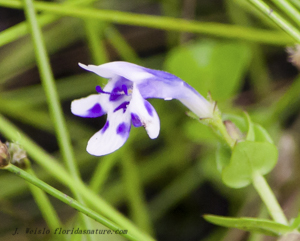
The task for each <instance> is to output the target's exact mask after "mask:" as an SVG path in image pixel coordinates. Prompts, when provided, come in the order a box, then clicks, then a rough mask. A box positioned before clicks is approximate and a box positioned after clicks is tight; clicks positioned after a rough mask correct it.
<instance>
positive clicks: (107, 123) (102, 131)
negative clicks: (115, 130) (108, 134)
mask: <svg viewBox="0 0 300 241" xmlns="http://www.w3.org/2000/svg"><path fill="white" fill-rule="evenodd" d="M108 127H109V121H106V123H105V125H104V126H103V128H102V130H101V133H102V134H103V133H104V132H105V131H106V130H107V128H108Z"/></svg>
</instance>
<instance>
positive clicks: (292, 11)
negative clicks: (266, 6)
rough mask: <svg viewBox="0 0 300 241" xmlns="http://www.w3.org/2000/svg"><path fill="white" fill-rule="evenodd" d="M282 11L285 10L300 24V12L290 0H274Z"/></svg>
mask: <svg viewBox="0 0 300 241" xmlns="http://www.w3.org/2000/svg"><path fill="white" fill-rule="evenodd" d="M272 2H273V3H275V4H276V5H277V6H278V7H279V8H280V9H281V10H282V11H284V12H285V13H286V14H287V15H288V16H289V17H290V18H291V19H293V20H294V22H295V23H297V25H298V26H300V13H299V11H298V10H297V9H296V8H294V6H293V5H292V4H290V3H289V2H288V1H282V0H272Z"/></svg>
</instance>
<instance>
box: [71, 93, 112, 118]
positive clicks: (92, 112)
mask: <svg viewBox="0 0 300 241" xmlns="http://www.w3.org/2000/svg"><path fill="white" fill-rule="evenodd" d="M101 99H102V98H101V96H100V95H98V94H97V95H90V96H88V97H85V98H81V99H78V100H73V101H72V103H71V112H72V113H73V114H74V115H78V116H81V117H89V118H92V117H99V116H102V115H104V114H105V113H106V111H105V109H106V108H105V105H103V104H100V103H101V102H103V101H101Z"/></svg>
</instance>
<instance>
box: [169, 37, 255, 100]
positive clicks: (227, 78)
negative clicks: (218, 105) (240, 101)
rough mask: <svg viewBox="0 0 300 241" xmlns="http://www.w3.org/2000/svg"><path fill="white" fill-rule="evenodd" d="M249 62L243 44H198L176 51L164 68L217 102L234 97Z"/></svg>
mask: <svg viewBox="0 0 300 241" xmlns="http://www.w3.org/2000/svg"><path fill="white" fill-rule="evenodd" d="M250 60H251V52H250V51H249V48H247V45H245V44H243V43H240V42H233V41H227V42H225V41H216V40H201V41H198V42H195V43H192V44H189V45H186V46H180V47H177V48H175V49H174V50H173V51H172V52H170V54H169V55H168V57H167V59H166V65H165V66H166V67H165V68H166V70H167V71H169V72H171V73H173V74H175V75H177V76H179V77H180V78H182V79H183V80H185V81H186V82H188V83H189V84H190V85H192V86H193V87H194V88H195V89H197V90H198V91H199V92H200V93H201V94H202V95H204V96H206V95H207V93H208V92H211V95H212V98H213V99H214V100H217V101H219V100H225V99H227V98H229V97H231V96H233V95H235V94H236V93H237V91H238V90H239V88H240V86H241V80H242V77H243V76H244V74H245V71H246V70H247V68H248V65H249V62H250ZM191 73H192V74H191Z"/></svg>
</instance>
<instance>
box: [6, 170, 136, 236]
mask: <svg viewBox="0 0 300 241" xmlns="http://www.w3.org/2000/svg"><path fill="white" fill-rule="evenodd" d="M4 169H5V170H8V171H10V172H12V173H14V174H16V175H17V176H19V177H21V178H23V179H25V180H26V181H27V182H29V183H32V184H33V185H35V186H37V187H38V188H40V189H42V190H43V191H45V192H47V193H49V194H50V195H52V196H53V197H55V198H57V199H59V200H61V201H62V202H64V203H66V204H67V205H69V206H70V207H72V208H74V209H76V210H78V211H79V212H81V213H83V214H85V215H86V216H88V217H90V218H92V219H94V220H95V221H97V222H99V223H102V224H103V225H105V226H106V227H108V228H110V229H111V230H112V231H114V233H115V234H120V235H122V236H124V237H126V238H127V239H129V240H138V239H135V238H134V237H133V236H131V234H130V230H128V232H127V233H123V232H119V233H116V231H121V230H122V229H121V228H120V227H118V226H117V225H115V224H114V223H112V222H110V221H109V220H107V219H105V218H103V217H101V216H100V215H98V214H97V213H95V212H94V211H93V210H91V209H89V208H87V207H85V206H83V205H82V204H80V203H79V202H77V201H76V200H74V199H73V198H71V197H69V196H68V195H66V194H64V193H62V192H60V191H58V190H57V189H55V188H53V187H51V186H50V185H48V184H47V183H45V182H43V181H41V180H40V179H38V178H36V177H34V176H32V175H30V174H29V173H27V172H25V171H23V170H22V169H20V168H18V167H16V166H14V165H11V164H10V165H8V166H6V167H5V168H4ZM58 227H59V226H58Z"/></svg>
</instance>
